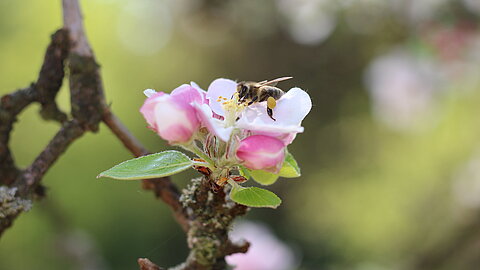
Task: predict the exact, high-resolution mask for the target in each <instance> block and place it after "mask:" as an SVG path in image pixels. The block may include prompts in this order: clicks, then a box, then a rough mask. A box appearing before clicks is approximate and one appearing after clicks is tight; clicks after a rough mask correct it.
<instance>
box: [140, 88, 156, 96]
mask: <svg viewBox="0 0 480 270" xmlns="http://www.w3.org/2000/svg"><path fill="white" fill-rule="evenodd" d="M155 93H157V91H155V90H153V89H145V90H144V91H143V94H144V95H145V96H147V97H151V96H153V95H155Z"/></svg>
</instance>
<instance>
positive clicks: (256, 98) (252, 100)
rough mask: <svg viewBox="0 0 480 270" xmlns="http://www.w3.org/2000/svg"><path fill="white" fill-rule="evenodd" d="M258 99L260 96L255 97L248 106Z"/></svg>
mask: <svg viewBox="0 0 480 270" xmlns="http://www.w3.org/2000/svg"><path fill="white" fill-rule="evenodd" d="M257 100H258V96H255V97H253V99H252V101H250V102H249V103H248V106H250V105H252V104H253V103H254V102H255V101H257Z"/></svg>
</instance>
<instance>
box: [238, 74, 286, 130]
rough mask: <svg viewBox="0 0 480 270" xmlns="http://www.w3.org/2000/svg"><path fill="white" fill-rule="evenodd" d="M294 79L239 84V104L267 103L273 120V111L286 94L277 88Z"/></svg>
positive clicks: (268, 111) (268, 112)
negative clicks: (280, 83)
mask: <svg viewBox="0 0 480 270" xmlns="http://www.w3.org/2000/svg"><path fill="white" fill-rule="evenodd" d="M291 78H293V77H281V78H277V79H274V80H271V81H268V80H265V81H261V82H245V81H244V82H239V83H238V84H237V92H238V98H239V100H238V102H239V103H247V105H248V106H250V105H252V104H253V103H255V102H263V101H266V102H267V114H268V116H270V118H272V120H273V121H276V119H275V118H273V109H274V108H275V106H277V100H278V99H279V98H281V97H282V96H283V95H284V94H285V92H284V91H283V90H282V89H280V88H278V87H275V85H276V84H277V83H278V82H281V81H285V80H289V79H291Z"/></svg>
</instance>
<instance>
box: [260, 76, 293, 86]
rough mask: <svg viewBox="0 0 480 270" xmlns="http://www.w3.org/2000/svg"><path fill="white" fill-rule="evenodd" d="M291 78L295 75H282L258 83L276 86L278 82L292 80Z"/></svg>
mask: <svg viewBox="0 0 480 270" xmlns="http://www.w3.org/2000/svg"><path fill="white" fill-rule="evenodd" d="M291 78H293V77H280V78H276V79H273V80H271V81H261V82H259V83H258V84H259V85H261V86H263V85H271V86H275V85H277V83H278V82H282V81H286V80H290V79H291Z"/></svg>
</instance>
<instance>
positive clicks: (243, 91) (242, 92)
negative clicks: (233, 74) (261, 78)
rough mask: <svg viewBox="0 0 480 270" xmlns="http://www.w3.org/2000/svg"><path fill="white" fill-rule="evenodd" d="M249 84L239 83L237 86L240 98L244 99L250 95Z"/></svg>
mask: <svg viewBox="0 0 480 270" xmlns="http://www.w3.org/2000/svg"><path fill="white" fill-rule="evenodd" d="M248 88H249V87H248V84H247V83H246V82H239V83H238V84H237V92H238V97H239V98H240V99H242V98H244V97H245V96H246V95H247V93H248Z"/></svg>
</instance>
